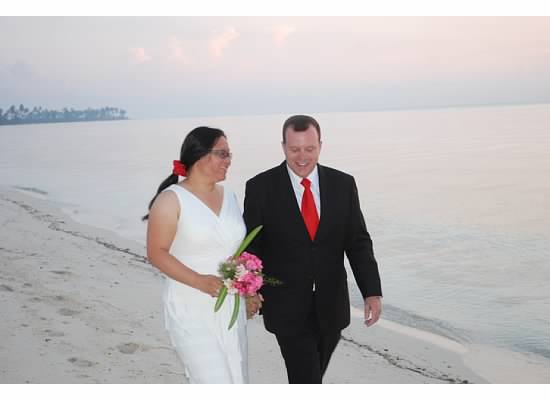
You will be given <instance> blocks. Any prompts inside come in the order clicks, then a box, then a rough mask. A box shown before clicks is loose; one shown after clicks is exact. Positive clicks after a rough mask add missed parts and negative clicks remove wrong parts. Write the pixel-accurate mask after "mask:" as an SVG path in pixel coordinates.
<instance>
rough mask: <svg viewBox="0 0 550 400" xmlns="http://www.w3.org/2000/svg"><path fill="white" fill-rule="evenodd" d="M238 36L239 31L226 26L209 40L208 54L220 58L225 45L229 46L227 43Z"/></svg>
mask: <svg viewBox="0 0 550 400" xmlns="http://www.w3.org/2000/svg"><path fill="white" fill-rule="evenodd" d="M238 37H239V33H238V32H237V31H236V30H235V28H228V29H226V30H225V31H223V32H222V33H220V34H218V35H216V36H215V37H214V38H212V39H211V40H210V43H209V50H210V55H211V56H212V57H214V58H220V57H221V56H222V55H223V51H224V50H225V49H226V48H227V46H229V44H230V43H231V42H232V41H234V40H235V39H237V38H238Z"/></svg>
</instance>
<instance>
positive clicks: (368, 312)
mask: <svg viewBox="0 0 550 400" xmlns="http://www.w3.org/2000/svg"><path fill="white" fill-rule="evenodd" d="M380 313H382V299H381V297H380V296H370V297H367V298H366V299H365V325H367V326H372V325H374V324H375V323H376V321H378V319H379V318H380Z"/></svg>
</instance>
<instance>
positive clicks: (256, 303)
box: [245, 293, 264, 319]
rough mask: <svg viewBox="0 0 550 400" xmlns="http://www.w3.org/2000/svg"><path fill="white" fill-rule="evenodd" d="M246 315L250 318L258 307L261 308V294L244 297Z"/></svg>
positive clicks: (262, 299)
mask: <svg viewBox="0 0 550 400" xmlns="http://www.w3.org/2000/svg"><path fill="white" fill-rule="evenodd" d="M245 300H246V317H247V318H248V319H251V318H252V317H253V316H254V314H256V313H257V312H258V311H259V310H260V308H262V302H263V301H264V298H263V297H262V295H261V294H259V293H258V294H255V295H254V296H248V297H247V298H246V299H245Z"/></svg>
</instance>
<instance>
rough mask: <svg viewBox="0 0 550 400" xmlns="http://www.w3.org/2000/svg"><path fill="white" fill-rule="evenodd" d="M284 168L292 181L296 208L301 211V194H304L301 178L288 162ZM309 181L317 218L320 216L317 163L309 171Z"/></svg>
mask: <svg viewBox="0 0 550 400" xmlns="http://www.w3.org/2000/svg"><path fill="white" fill-rule="evenodd" d="M286 169H287V170H288V175H289V176H290V181H291V182H292V188H293V189H294V194H295V195H296V201H297V202H298V208H299V209H300V211H302V196H303V195H304V190H305V189H304V187H303V186H302V183H301V182H302V178H301V177H299V176H298V175H296V174H295V173H294V171H292V169H290V167H289V166H288V164H286ZM307 179H309V181H310V182H311V187H310V188H311V193H312V194H313V200H315V208H317V215H318V216H319V219H320V218H321V195H320V193H321V191H320V190H319V171H318V170H317V165H316V166H315V168H314V169H313V171H311V174H309V176H308V177H307Z"/></svg>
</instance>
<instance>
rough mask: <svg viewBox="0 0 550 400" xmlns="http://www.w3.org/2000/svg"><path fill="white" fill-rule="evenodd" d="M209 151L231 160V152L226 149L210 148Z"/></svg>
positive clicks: (223, 158)
mask: <svg viewBox="0 0 550 400" xmlns="http://www.w3.org/2000/svg"><path fill="white" fill-rule="evenodd" d="M210 153H214V154H215V155H217V156H218V157H219V158H221V159H222V160H226V159H228V158H229V159H230V160H231V159H232V158H233V154H232V153H230V152H229V151H227V150H210Z"/></svg>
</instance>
